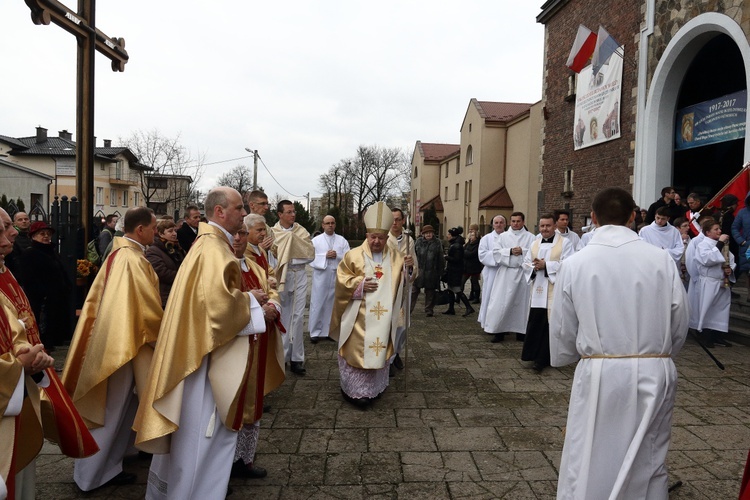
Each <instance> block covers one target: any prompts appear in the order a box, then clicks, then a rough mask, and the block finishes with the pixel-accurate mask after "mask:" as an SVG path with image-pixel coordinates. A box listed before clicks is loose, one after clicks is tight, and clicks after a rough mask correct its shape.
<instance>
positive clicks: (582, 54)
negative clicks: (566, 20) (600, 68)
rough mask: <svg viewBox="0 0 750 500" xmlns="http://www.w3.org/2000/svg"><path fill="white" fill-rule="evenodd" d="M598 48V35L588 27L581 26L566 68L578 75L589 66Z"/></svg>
mask: <svg viewBox="0 0 750 500" xmlns="http://www.w3.org/2000/svg"><path fill="white" fill-rule="evenodd" d="M595 47H596V34H595V33H594V32H593V31H591V30H590V29H588V28H587V27H586V26H584V25H582V24H579V25H578V33H577V34H576V40H575V42H573V48H572V49H570V55H569V56H568V62H566V63H565V66H567V67H568V68H570V69H572V70H573V71H575V72H576V73H580V72H581V70H582V69H583V68H585V67H586V66H587V65H588V62H589V59H590V58H591V55H592V54H593V53H594V48H595Z"/></svg>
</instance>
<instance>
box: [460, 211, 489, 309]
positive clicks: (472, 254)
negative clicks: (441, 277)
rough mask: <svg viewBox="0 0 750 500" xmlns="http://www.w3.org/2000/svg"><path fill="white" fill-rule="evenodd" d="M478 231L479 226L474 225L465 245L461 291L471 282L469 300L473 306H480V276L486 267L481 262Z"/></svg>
mask: <svg viewBox="0 0 750 500" xmlns="http://www.w3.org/2000/svg"><path fill="white" fill-rule="evenodd" d="M478 230H479V226H476V224H472V225H471V229H469V235H468V241H467V242H466V245H464V276H463V279H462V280H461V290H463V289H464V287H465V286H466V282H467V281H469V280H471V293H470V294H469V300H470V301H471V303H472V304H479V298H480V297H481V296H482V289H481V288H480V287H479V275H480V274H481V273H482V268H484V266H483V265H482V263H481V262H479V236H478V235H477V231H478Z"/></svg>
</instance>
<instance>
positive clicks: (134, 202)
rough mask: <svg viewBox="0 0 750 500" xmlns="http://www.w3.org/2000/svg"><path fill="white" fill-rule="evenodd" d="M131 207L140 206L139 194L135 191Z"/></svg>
mask: <svg viewBox="0 0 750 500" xmlns="http://www.w3.org/2000/svg"><path fill="white" fill-rule="evenodd" d="M133 206H134V207H140V206H141V193H139V192H138V191H136V192H135V193H133Z"/></svg>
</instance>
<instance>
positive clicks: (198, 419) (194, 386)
mask: <svg viewBox="0 0 750 500" xmlns="http://www.w3.org/2000/svg"><path fill="white" fill-rule="evenodd" d="M248 297H249V300H250V304H251V305H250V322H249V323H248V324H247V326H246V327H245V328H244V329H243V330H242V331H240V332H239V333H238V334H237V336H238V337H240V336H243V337H247V336H248V335H252V334H258V333H264V332H265V331H266V323H265V319H264V318H263V309H262V308H261V306H260V304H259V303H258V301H257V300H255V297H253V296H252V295H251V294H250V293H248ZM210 367H211V355H210V354H209V355H208V356H204V358H203V360H202V362H201V365H200V368H198V369H197V370H196V371H194V372H193V373H191V374H190V375H188V376H187V377H185V379H184V382H183V383H184V384H185V387H184V390H183V399H182V411H181V413H180V421H179V426H180V427H179V429H177V430H176V431H175V432H174V433H173V434H172V437H171V445H170V449H169V453H167V454H164V455H154V456H153V458H152V459H151V467H150V468H149V473H148V483H147V485H146V499H147V500H153V499H160V500H163V499H167V500H178V499H179V500H183V499H184V500H193V499H194V500H198V499H201V500H203V499H206V500H223V499H224V498H226V495H227V485H228V484H229V475H230V473H231V470H232V462H234V453H235V450H236V449H237V435H238V433H237V432H235V431H233V430H231V429H228V428H227V427H226V426H225V425H224V423H223V422H222V419H221V416H220V414H219V411H218V410H217V408H216V400H215V398H214V393H213V390H212V388H211V379H210V378H209V370H210Z"/></svg>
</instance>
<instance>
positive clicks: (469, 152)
mask: <svg viewBox="0 0 750 500" xmlns="http://www.w3.org/2000/svg"><path fill="white" fill-rule="evenodd" d="M472 163H474V149H472V147H471V144H469V147H468V148H466V165H471V164H472Z"/></svg>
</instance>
